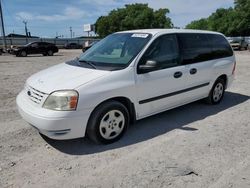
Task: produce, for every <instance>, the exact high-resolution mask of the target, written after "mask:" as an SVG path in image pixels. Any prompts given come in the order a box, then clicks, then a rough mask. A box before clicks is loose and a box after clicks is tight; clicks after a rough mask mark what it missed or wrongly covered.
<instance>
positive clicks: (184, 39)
mask: <svg viewBox="0 0 250 188" xmlns="http://www.w3.org/2000/svg"><path fill="white" fill-rule="evenodd" d="M178 37H179V41H180V48H181V54H182V57H181V59H182V60H181V62H182V64H184V65H186V64H191V63H197V62H202V61H208V60H210V59H211V56H210V55H211V47H210V43H209V41H208V39H207V36H206V34H197V33H185V34H184V33H181V34H178Z"/></svg>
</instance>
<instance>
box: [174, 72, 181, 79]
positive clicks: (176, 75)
mask: <svg viewBox="0 0 250 188" xmlns="http://www.w3.org/2000/svg"><path fill="white" fill-rule="evenodd" d="M181 76H182V72H180V71H178V72H175V73H174V77H175V78H180V77H181Z"/></svg>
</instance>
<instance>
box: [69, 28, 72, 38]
mask: <svg viewBox="0 0 250 188" xmlns="http://www.w3.org/2000/svg"><path fill="white" fill-rule="evenodd" d="M69 31H70V38H72V27H69Z"/></svg>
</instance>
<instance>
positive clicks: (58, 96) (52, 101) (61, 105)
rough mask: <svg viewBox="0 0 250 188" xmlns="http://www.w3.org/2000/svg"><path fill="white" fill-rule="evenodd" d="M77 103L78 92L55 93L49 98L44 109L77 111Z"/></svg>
mask: <svg viewBox="0 0 250 188" xmlns="http://www.w3.org/2000/svg"><path fill="white" fill-rule="evenodd" d="M77 101H78V93H77V91H74V90H65V91H55V92H53V93H51V94H50V95H49V96H48V98H47V99H46V101H45V102H44V104H43V108H47V109H50V110H61V111H68V110H76V106H77Z"/></svg>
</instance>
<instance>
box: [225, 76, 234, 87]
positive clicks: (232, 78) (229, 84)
mask: <svg viewBox="0 0 250 188" xmlns="http://www.w3.org/2000/svg"><path fill="white" fill-rule="evenodd" d="M234 77H235V76H234V75H233V74H232V75H230V76H228V78H227V87H226V89H227V88H229V87H230V86H231V85H232V83H233V80H234Z"/></svg>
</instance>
